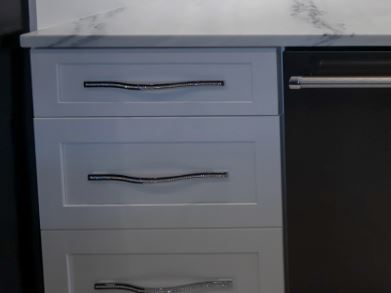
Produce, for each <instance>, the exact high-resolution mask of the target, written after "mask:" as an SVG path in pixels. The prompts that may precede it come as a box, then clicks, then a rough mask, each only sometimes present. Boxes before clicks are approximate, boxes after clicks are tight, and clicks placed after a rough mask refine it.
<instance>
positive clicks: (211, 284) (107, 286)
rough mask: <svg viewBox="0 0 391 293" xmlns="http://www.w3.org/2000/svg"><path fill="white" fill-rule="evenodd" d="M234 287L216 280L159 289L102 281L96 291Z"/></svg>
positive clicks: (152, 292)
mask: <svg viewBox="0 0 391 293" xmlns="http://www.w3.org/2000/svg"><path fill="white" fill-rule="evenodd" d="M232 287H233V281H232V280H215V281H206V282H198V283H190V284H187V285H181V286H174V287H157V288H148V287H140V286H136V285H132V284H127V283H122V282H115V281H100V282H98V283H95V284H94V289H95V290H124V291H131V292H134V293H186V292H191V291H201V290H211V289H223V290H228V289H231V288H232Z"/></svg>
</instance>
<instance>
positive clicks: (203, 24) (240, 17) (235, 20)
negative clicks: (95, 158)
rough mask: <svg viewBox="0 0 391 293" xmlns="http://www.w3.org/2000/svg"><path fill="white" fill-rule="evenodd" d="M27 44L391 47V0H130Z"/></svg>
mask: <svg viewBox="0 0 391 293" xmlns="http://www.w3.org/2000/svg"><path fill="white" fill-rule="evenodd" d="M21 45H22V46H23V47H224V46H232V47H240V46H246V47H249V46H262V47H280V46H281V47H285V46H391V1H390V0H376V1H369V0H129V1H128V4H127V6H126V7H119V8H116V9H113V10H111V11H107V12H105V13H102V14H97V15H92V16H88V17H84V18H81V19H77V20H75V21H73V22H70V23H65V24H62V25H59V26H55V27H49V28H46V29H42V30H38V31H35V32H31V33H28V34H24V35H22V36H21Z"/></svg>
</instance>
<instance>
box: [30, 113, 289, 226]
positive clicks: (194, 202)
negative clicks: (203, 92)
mask: <svg viewBox="0 0 391 293" xmlns="http://www.w3.org/2000/svg"><path fill="white" fill-rule="evenodd" d="M279 123H280V121H279V118H278V117H271V116H269V117H236V118H235V117H230V118H226V117H214V118H212V117H210V118H201V117H199V118H188V117H182V118H178V117H176V118H169V117H166V118H164V117H160V118H103V119H102V118H101V119H94V118H84V119H76V118H73V119H50V118H41V119H35V133H36V157H37V168H38V187H39V200H40V214H41V225H42V227H43V228H44V229H56V228H64V229H69V228H70V229H78V228H83V229H85V228H160V227H258V226H268V227H270V226H275V227H280V226H281V225H282V223H281V222H282V221H281V167H280V141H279ZM194 173H196V174H198V175H196V176H195V177H192V176H191V175H189V176H188V177H185V178H181V177H179V178H178V177H175V176H181V175H188V174H194ZM220 173H223V174H226V177H223V176H217V175H218V174H220ZM89 175H90V177H89ZM203 175H205V176H203ZM208 175H210V176H208ZM120 176H131V177H137V179H139V178H140V177H141V178H145V180H146V181H143V182H144V183H146V184H139V183H140V182H139V181H136V182H123V181H117V180H116V179H118V178H122V179H123V180H125V179H128V178H124V177H120ZM170 176H174V177H170ZM166 177H169V178H168V180H165V179H167V178H166ZM151 178H155V179H154V180H152V182H151V181H150V179H151ZM156 178H157V180H156ZM97 179H105V180H97ZM161 179H163V180H161ZM180 179H186V180H180Z"/></svg>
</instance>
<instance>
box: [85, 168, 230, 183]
mask: <svg viewBox="0 0 391 293" xmlns="http://www.w3.org/2000/svg"><path fill="white" fill-rule="evenodd" d="M227 177H228V172H226V171H220V172H199V173H188V174H182V175H174V176H164V177H134V176H125V175H120V174H88V180H89V181H123V182H127V183H134V184H154V183H167V182H175V181H181V180H192V179H206V178H227Z"/></svg>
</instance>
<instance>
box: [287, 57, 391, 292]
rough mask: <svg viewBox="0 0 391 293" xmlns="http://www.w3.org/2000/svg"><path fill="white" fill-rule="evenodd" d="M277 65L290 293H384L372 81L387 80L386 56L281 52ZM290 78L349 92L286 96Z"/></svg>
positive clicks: (381, 136) (380, 115)
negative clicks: (342, 81) (280, 67)
mask: <svg viewBox="0 0 391 293" xmlns="http://www.w3.org/2000/svg"><path fill="white" fill-rule="evenodd" d="M284 61H285V64H284V69H285V74H284V75H285V114H286V116H285V132H286V133H285V141H286V142H285V143H286V145H285V149H286V181H287V182H286V210H287V215H286V224H287V233H286V236H287V244H288V245H287V251H286V253H287V260H288V278H289V282H288V284H289V289H290V292H291V293H386V292H387V293H389V292H391V228H390V226H391V83H387V80H385V81H384V80H383V81H381V82H383V84H382V85H379V84H376V80H378V79H371V77H372V78H373V77H391V52H382V51H377V52H360V51H351V52H348V51H345V52H330V51H325V52H320V51H307V52H305V51H302V52H298V51H286V52H285V54H284ZM292 76H304V77H333V78H335V77H336V78H337V80H339V79H338V77H349V78H350V79H351V80H353V84H349V83H348V84H347V85H342V86H341V85H335V84H334V85H333V84H328V86H327V82H326V85H323V86H322V85H320V86H319V85H318V88H303V89H290V88H289V85H288V83H289V79H290V78H291V77H292ZM355 77H356V78H357V77H366V78H367V81H368V80H369V83H368V84H367V85H366V86H363V88H357V87H359V85H358V84H357V83H355V82H357V79H354V78H355ZM352 78H353V79H352ZM368 78H369V79H368ZM310 80H311V79H310ZM348 80H349V79H348ZM390 82H391V80H390ZM363 83H365V79H364V82H363ZM338 86H340V88H338ZM335 87H337V88H335ZM369 87H371V88H369Z"/></svg>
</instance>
